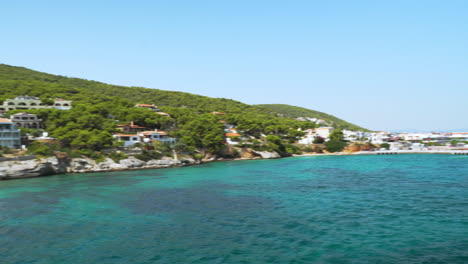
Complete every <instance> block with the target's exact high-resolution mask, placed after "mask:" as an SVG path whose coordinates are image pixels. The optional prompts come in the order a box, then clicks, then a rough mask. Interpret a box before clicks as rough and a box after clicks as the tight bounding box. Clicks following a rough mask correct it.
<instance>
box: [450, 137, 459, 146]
mask: <svg viewBox="0 0 468 264" xmlns="http://www.w3.org/2000/svg"><path fill="white" fill-rule="evenodd" d="M458 143H459V141H458V140H456V139H452V140H450V145H452V146H457V145H458Z"/></svg>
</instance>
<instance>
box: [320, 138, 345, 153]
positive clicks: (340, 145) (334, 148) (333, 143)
mask: <svg viewBox="0 0 468 264" xmlns="http://www.w3.org/2000/svg"><path fill="white" fill-rule="evenodd" d="M325 146H326V148H327V150H328V151H330V152H339V151H342V150H343V149H344V148H345V147H346V143H345V142H343V141H339V140H330V141H327V142H325Z"/></svg>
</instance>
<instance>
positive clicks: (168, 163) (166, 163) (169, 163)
mask: <svg viewBox="0 0 468 264" xmlns="http://www.w3.org/2000/svg"><path fill="white" fill-rule="evenodd" d="M179 164H180V161H177V160H174V159H171V158H167V157H164V158H162V159H160V160H149V161H148V162H146V166H145V167H147V168H167V167H174V166H177V165H179Z"/></svg>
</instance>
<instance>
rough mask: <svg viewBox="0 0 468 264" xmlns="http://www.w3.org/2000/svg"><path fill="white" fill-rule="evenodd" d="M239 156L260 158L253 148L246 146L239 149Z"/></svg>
mask: <svg viewBox="0 0 468 264" xmlns="http://www.w3.org/2000/svg"><path fill="white" fill-rule="evenodd" d="M240 158H241V159H255V158H260V155H259V154H257V153H256V152H255V151H254V150H253V149H251V148H247V149H245V150H243V151H241V154H240Z"/></svg>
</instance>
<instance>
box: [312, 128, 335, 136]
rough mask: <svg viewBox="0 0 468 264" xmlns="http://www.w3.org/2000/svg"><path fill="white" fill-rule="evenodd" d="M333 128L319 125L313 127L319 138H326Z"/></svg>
mask: <svg viewBox="0 0 468 264" xmlns="http://www.w3.org/2000/svg"><path fill="white" fill-rule="evenodd" d="M333 129H334V128H333V127H319V128H316V129H315V133H316V134H317V135H318V136H319V137H321V138H328V137H329V136H330V134H331V132H332V131H333Z"/></svg>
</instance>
